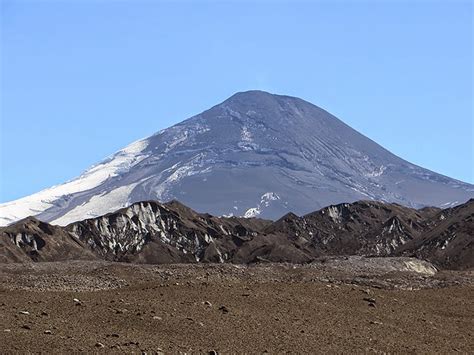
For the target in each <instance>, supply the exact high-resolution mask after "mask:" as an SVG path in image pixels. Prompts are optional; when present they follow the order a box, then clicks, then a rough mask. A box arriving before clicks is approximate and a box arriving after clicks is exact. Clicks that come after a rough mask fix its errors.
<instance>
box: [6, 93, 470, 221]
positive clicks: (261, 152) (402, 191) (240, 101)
mask: <svg viewBox="0 0 474 355" xmlns="http://www.w3.org/2000/svg"><path fill="white" fill-rule="evenodd" d="M472 197H474V186H473V185H470V184H467V183H463V182H461V181H458V180H454V179H451V178H448V177H446V176H443V175H439V174H436V173H434V172H432V171H429V170H426V169H423V168H421V167H418V166H416V165H413V164H411V163H409V162H407V161H405V160H403V159H401V158H399V157H397V156H395V155H393V154H391V153H390V152H389V151H387V150H385V149H384V148H382V147H381V146H380V145H378V144H376V143H375V142H373V141H372V140H370V139H368V138H367V137H365V136H363V135H361V134H360V133H358V132H356V131H355V130H353V129H352V128H350V127H349V126H347V125H346V124H344V123H343V122H342V121H340V120H339V119H337V118H336V117H334V116H332V115H331V114H329V113H328V112H326V111H324V110H322V109H321V108H319V107H317V106H314V105H312V104H311V103H308V102H306V101H304V100H301V99H298V98H294V97H288V96H280V95H273V94H269V93H266V92H262V91H248V92H243V93H238V94H235V95H234V96H232V97H230V98H229V99H227V100H226V101H224V102H223V103H221V104H219V105H217V106H214V107H212V108H211V109H209V110H207V111H205V112H203V113H201V114H199V115H196V116H194V117H192V118H190V119H188V120H186V121H183V122H181V123H179V124H177V125H175V126H172V127H170V128H167V129H165V130H162V131H160V132H158V133H156V134H154V135H152V136H150V137H148V138H146V139H143V140H140V141H137V142H134V143H132V144H130V145H129V146H127V147H126V148H124V149H122V150H120V151H119V152H117V153H116V154H114V155H113V156H111V157H110V158H108V159H106V160H104V161H103V162H101V163H99V164H97V165H95V166H93V167H91V168H90V169H88V170H87V171H86V172H84V173H83V174H82V175H81V176H79V177H78V178H76V179H74V180H72V181H70V182H67V183H65V184H62V185H58V186H54V187H52V188H50V189H46V190H43V191H41V192H38V193H36V194H33V195H31V196H28V197H25V198H22V199H19V200H16V201H12V202H7V203H3V204H1V205H0V225H7V224H9V223H12V222H14V221H17V220H19V219H21V218H24V217H27V216H30V215H34V216H36V217H37V218H39V219H41V220H44V221H48V222H52V223H53V224H59V225H66V224H68V223H70V222H73V221H77V220H82V219H85V218H89V217H96V216H99V215H103V214H105V213H108V212H112V211H115V210H117V209H118V208H121V207H124V206H127V205H129V204H131V203H134V202H137V201H142V200H159V201H168V200H172V199H177V200H179V201H181V202H183V203H185V204H186V205H188V206H190V207H192V208H193V209H195V210H197V211H202V212H209V213H212V214H216V215H227V216H228V215H236V216H247V217H253V216H259V217H265V218H272V219H274V218H278V217H280V216H282V215H283V214H285V213H287V212H289V211H291V212H295V213H297V214H303V213H307V212H310V211H313V210H316V209H319V208H321V207H324V206H327V205H330V204H337V203H341V202H352V201H355V200H361V199H364V200H367V199H374V200H381V201H387V202H397V203H399V204H403V205H407V206H411V207H421V206H425V205H432V206H441V207H448V206H450V205H456V204H459V203H463V202H465V201H466V200H468V199H469V198H472Z"/></svg>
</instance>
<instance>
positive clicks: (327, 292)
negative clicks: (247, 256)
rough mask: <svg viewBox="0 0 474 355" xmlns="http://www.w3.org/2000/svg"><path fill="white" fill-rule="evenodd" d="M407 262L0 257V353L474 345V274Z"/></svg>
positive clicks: (468, 348) (466, 348) (445, 349)
mask: <svg viewBox="0 0 474 355" xmlns="http://www.w3.org/2000/svg"><path fill="white" fill-rule="evenodd" d="M407 262H408V264H407ZM410 262H411V260H409V259H406V258H374V259H367V258H357V257H350V258H325V259H322V260H320V261H318V262H316V263H313V264H310V265H299V266H297V265H289V264H260V265H253V266H241V265H222V264H218V265H217V264H208V265H199V264H197V265H163V266H161V265H160V266H157V265H132V264H118V263H106V262H66V263H31V264H0V344H1V345H0V347H1V352H2V353H11V352H21V353H25V352H46V353H52V352H56V353H66V352H71V351H76V352H77V351H83V352H113V353H117V352H125V353H142V352H146V353H148V354H150V353H151V354H153V353H161V352H163V353H209V352H211V351H216V352H218V353H264V352H268V353H282V352H296V353H321V352H374V353H384V352H403V353H406V352H422V353H452V352H456V351H459V352H462V353H474V342H473V341H472V339H473V337H474V334H473V333H474V331H473V329H474V292H473V291H474V285H473V281H474V273H473V272H472V271H470V272H446V271H444V272H434V271H433V269H431V266H430V265H428V264H423V267H421V268H420V267H419V264H417V265H416V267H413V265H412V264H410ZM407 265H408V266H407ZM410 265H411V266H410ZM415 269H416V270H417V271H418V272H414V271H413V270H415ZM410 270H411V271H410Z"/></svg>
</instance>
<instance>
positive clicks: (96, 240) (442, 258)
mask: <svg viewBox="0 0 474 355" xmlns="http://www.w3.org/2000/svg"><path fill="white" fill-rule="evenodd" d="M0 245H1V246H2V248H1V250H0V261H2V262H22V261H27V260H33V261H58V260H71V259H96V258H97V259H105V260H111V261H126V262H136V263H196V262H215V263H223V262H230V263H254V262H264V261H272V262H291V263H307V262H311V261H312V260H314V259H316V258H320V257H322V256H329V255H364V256H395V255H404V256H416V257H418V258H420V259H426V260H429V261H431V262H433V263H434V264H435V265H437V266H438V267H440V268H449V269H470V268H474V254H473V253H474V200H470V201H468V202H467V203H465V204H463V205H460V206H457V207H454V208H448V209H444V210H441V209H437V208H424V209H419V210H416V209H412V208H407V207H403V206H401V205H398V204H390V203H381V202H373V201H358V202H355V203H343V204H339V205H332V206H328V207H325V208H323V209H321V210H319V211H317V212H313V213H310V214H307V215H304V216H301V217H299V216H297V215H295V214H291V213H290V214H287V215H285V216H284V217H282V218H280V219H279V220H277V221H276V222H272V221H269V220H263V219H258V218H237V217H215V216H212V215H210V214H202V213H197V212H195V211H193V210H192V209H190V208H188V207H186V206H184V205H183V204H181V203H179V202H177V201H172V202H170V203H166V204H160V203H158V202H155V201H143V202H138V203H135V204H132V205H131V206H129V207H126V208H123V209H120V210H118V211H116V212H113V213H109V214H106V215H104V216H100V217H97V218H91V219H87V220H84V221H80V222H74V223H71V224H69V225H67V226H65V227H60V226H53V225H50V224H48V223H44V222H40V221H38V220H37V219H35V218H27V219H25V220H22V221H20V222H17V223H15V224H13V225H11V226H8V227H4V228H1V229H0Z"/></svg>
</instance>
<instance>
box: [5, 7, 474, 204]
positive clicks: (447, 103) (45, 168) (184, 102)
mask: <svg viewBox="0 0 474 355" xmlns="http://www.w3.org/2000/svg"><path fill="white" fill-rule="evenodd" d="M0 1H1V4H2V7H1V18H0V23H1V48H0V50H1V97H0V98H1V126H0V131H1V146H0V149H1V152H0V154H1V161H0V163H1V175H0V179H1V181H0V187H1V190H0V201H2V202H3V201H8V200H12V199H15V198H19V197H22V196H25V195H28V194H31V193H34V192H36V191H38V190H40V189H43V188H46V187H49V186H51V185H55V184H58V183H62V182H64V181H66V180H69V179H71V178H73V177H75V176H77V175H79V174H80V173H81V172H82V171H83V170H85V169H86V168H87V167H89V166H90V165H91V164H94V163H96V162H98V161H99V160H101V159H102V158H104V157H106V156H108V155H109V154H111V153H113V152H115V151H116V150H118V149H120V148H122V147H124V146H125V145H127V144H128V143H130V142H132V141H134V140H136V139H138V138H142V137H146V136H148V135H150V134H152V133H154V132H156V131H158V130H160V129H162V128H165V127H168V126H170V125H172V124H174V123H177V122H179V121H182V120H183V119H185V118H188V117H190V116H191V115H193V114H197V113H199V112H201V111H203V110H205V109H207V108H209V107H211V106H213V105H215V104H217V103H219V102H221V101H223V100H224V99H226V98H227V97H229V96H231V95H232V94H233V93H235V92H237V91H244V90H249V89H261V90H267V91H270V92H273V93H280V94H287V95H293V96H298V97H301V98H303V99H306V100H308V101H310V102H312V103H314V104H316V105H318V106H321V107H323V108H324V109H326V110H328V111H329V112H331V113H333V114H335V115H336V116H338V117H339V118H340V119H342V120H343V121H345V122H346V123H347V124H349V125H350V126H352V127H353V128H355V129H357V130H359V131H360V132H362V133H363V134H365V135H367V136H368V137H370V138H371V139H373V140H375V141H376V142H378V143H379V144H381V145H383V146H384V147H385V148H387V149H389V150H390V151H392V152H393V153H395V154H397V155H399V156H401V157H402V158H405V159H407V160H409V161H411V162H413V163H416V164H418V165H421V166H423V167H426V168H429V169H432V170H434V171H437V172H440V173H442V174H445V175H448V176H451V177H454V178H458V179H461V180H464V181H467V182H471V183H473V182H474V161H473V154H474V153H473V150H474V149H473V144H474V143H473V134H474V133H473V97H472V94H473V64H472V63H473V54H472V47H473V25H472V21H473V19H472V18H473V7H472V3H471V2H469V1H464V2H460V1H418V2H416V1H414V2H412V1H391V2H390V1H379V2H375V1H371V2H363V1H312V2H309V1H306V2H295V1H234V2H230V1H228V2H219V1H207V2H205V1H192V2H191V1H188V2H187V1H178V2H171V1H169V2H164V1H107V0H96V1H94V0H84V1H81V0H69V1H59V0H56V1H41V0H37V1H33V0H30V1H26V0H24V1H19V0H17V1H14V0H0Z"/></svg>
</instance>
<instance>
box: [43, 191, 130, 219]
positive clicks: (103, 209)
mask: <svg viewBox="0 0 474 355" xmlns="http://www.w3.org/2000/svg"><path fill="white" fill-rule="evenodd" d="M137 185H138V183H134V184H131V185H127V186H121V187H119V188H117V189H115V190H112V191H109V192H104V193H102V194H100V195H95V196H93V197H92V198H91V199H90V200H89V201H87V202H86V203H83V204H82V205H80V206H77V207H76V208H74V209H72V210H71V211H69V212H68V213H66V214H64V215H63V216H61V217H60V218H58V219H56V220H54V221H51V224H58V225H60V226H66V225H68V224H69V223H72V222H76V221H80V220H83V219H88V218H94V217H99V216H102V215H104V214H106V213H110V212H115V211H116V210H118V209H120V208H123V207H127V206H128V205H129V200H128V196H129V195H130V193H131V192H132V190H133V189H134V188H135V186H137Z"/></svg>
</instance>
